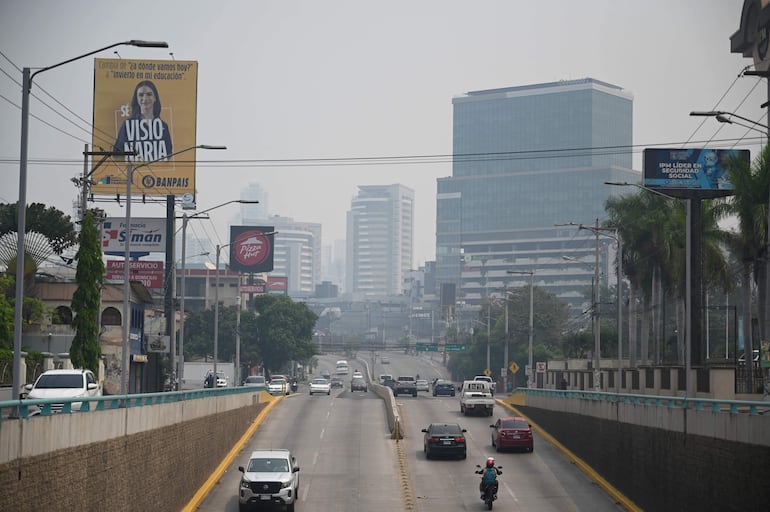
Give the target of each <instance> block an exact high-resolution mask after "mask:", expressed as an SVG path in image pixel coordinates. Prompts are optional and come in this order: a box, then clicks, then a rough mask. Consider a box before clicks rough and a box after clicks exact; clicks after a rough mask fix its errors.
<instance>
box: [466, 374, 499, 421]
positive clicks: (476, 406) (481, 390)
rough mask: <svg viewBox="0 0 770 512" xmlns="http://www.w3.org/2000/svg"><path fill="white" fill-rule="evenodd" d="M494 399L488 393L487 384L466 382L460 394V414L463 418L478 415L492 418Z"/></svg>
mask: <svg viewBox="0 0 770 512" xmlns="http://www.w3.org/2000/svg"><path fill="white" fill-rule="evenodd" d="M494 408H495V399H494V397H493V396H492V393H490V390H489V385H488V383H487V382H483V381H474V380H466V381H465V382H463V386H462V391H461V392H460V412H461V413H462V414H463V415H464V416H468V415H469V414H480V415H483V416H492V412H493V411H494Z"/></svg>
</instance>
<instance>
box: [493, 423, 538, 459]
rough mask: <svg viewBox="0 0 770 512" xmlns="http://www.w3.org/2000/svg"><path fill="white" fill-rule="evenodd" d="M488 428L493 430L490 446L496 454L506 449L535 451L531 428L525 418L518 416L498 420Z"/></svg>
mask: <svg viewBox="0 0 770 512" xmlns="http://www.w3.org/2000/svg"><path fill="white" fill-rule="evenodd" d="M489 428H491V429H493V430H492V446H494V447H495V448H496V449H497V451H498V452H499V451H502V450H504V449H506V448H521V449H524V450H527V451H529V452H532V451H533V450H534V449H535V441H534V439H533V438H532V427H531V426H530V425H529V422H528V421H527V420H526V419H525V418H522V417H519V416H515V417H511V418H500V419H499V420H497V422H496V423H495V424H494V425H490V426H489Z"/></svg>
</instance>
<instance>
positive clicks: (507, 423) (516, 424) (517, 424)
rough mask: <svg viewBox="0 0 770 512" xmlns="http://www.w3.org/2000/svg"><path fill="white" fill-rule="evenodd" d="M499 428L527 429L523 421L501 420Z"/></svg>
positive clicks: (527, 426)
mask: <svg viewBox="0 0 770 512" xmlns="http://www.w3.org/2000/svg"><path fill="white" fill-rule="evenodd" d="M500 427H501V428H529V425H528V424H527V422H526V421H524V420H518V419H517V420H502V421H501V422H500Z"/></svg>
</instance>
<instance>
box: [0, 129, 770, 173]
mask: <svg viewBox="0 0 770 512" xmlns="http://www.w3.org/2000/svg"><path fill="white" fill-rule="evenodd" d="M761 139H762V137H759V136H757V137H749V138H742V139H734V138H729V139H713V140H711V141H691V142H692V143H693V144H700V143H708V142H712V143H714V144H713V145H712V147H713V146H720V147H721V146H729V145H732V144H734V143H735V142H736V141H741V140H743V141H749V142H752V141H756V142H757V143H760V141H761ZM682 144H686V143H685V142H665V143H655V144H634V145H628V146H597V147H583V148H563V149H543V150H517V151H504V152H486V153H459V154H454V155H453V154H424V155H391V156H372V157H329V158H284V159H262V158H259V159H257V158H255V159H232V160H177V163H179V164H189V165H192V164H195V165H196V166H198V167H207V166H217V167H329V166H365V165H414V164H433V163H466V162H469V163H478V162H494V161H521V160H542V159H552V158H574V157H579V156H585V157H589V156H591V157H595V156H612V155H622V154H627V153H641V152H642V151H643V150H644V149H646V148H649V147H670V146H679V145H682ZM18 162H19V160H18V158H12V157H0V164H18ZM29 162H30V163H35V164H37V165H50V166H81V165H82V161H80V160H74V159H65V158H50V159H48V158H39V159H30V160H29Z"/></svg>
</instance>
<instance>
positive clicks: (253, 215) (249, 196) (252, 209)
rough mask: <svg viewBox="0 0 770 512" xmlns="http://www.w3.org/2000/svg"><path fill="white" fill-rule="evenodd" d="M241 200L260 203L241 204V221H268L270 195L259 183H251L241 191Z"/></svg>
mask: <svg viewBox="0 0 770 512" xmlns="http://www.w3.org/2000/svg"><path fill="white" fill-rule="evenodd" d="M241 200H246V201H259V203H256V204H254V203H252V204H243V203H241V219H242V220H243V221H244V222H247V223H250V222H251V221H252V220H257V219H260V220H261V219H266V218H267V216H268V215H269V213H270V209H269V208H268V194H267V192H266V191H265V189H264V188H262V186H261V185H260V184H259V183H249V184H248V185H247V186H246V187H244V188H242V189H241Z"/></svg>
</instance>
